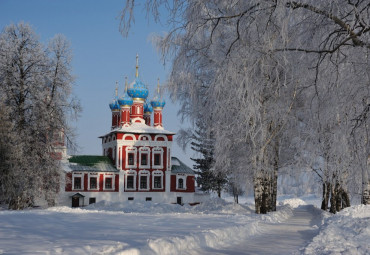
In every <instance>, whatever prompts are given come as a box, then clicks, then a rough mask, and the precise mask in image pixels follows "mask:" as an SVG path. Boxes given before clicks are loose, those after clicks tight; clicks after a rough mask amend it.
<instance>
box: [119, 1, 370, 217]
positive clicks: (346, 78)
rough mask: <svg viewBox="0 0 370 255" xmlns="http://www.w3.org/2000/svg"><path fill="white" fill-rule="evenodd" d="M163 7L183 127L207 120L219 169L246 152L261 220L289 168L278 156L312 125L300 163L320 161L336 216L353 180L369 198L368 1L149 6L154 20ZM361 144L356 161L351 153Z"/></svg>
mask: <svg viewBox="0 0 370 255" xmlns="http://www.w3.org/2000/svg"><path fill="white" fill-rule="evenodd" d="M161 6H162V7H163V6H164V7H165V8H167V10H168V12H169V19H168V21H169V27H170V31H169V32H168V34H166V35H163V36H162V37H160V38H158V40H157V45H158V46H159V49H160V50H161V51H162V54H163V56H164V57H165V58H169V59H171V60H172V72H171V75H170V78H169V81H168V88H169V90H170V92H171V94H172V96H173V97H174V98H175V99H178V101H179V102H180V103H181V105H182V109H186V111H183V113H186V115H184V116H185V117H188V118H190V119H192V120H193V121H194V120H197V119H198V118H199V116H207V118H206V119H207V128H208V129H209V130H211V131H212V132H213V133H214V134H215V137H216V146H215V148H216V151H215V158H216V162H215V165H216V166H217V165H219V166H221V167H222V166H225V165H227V164H228V162H230V160H231V157H230V154H229V153H227V152H228V151H230V150H231V149H232V146H234V145H240V146H238V147H239V148H245V150H244V152H245V153H244V154H243V155H244V167H245V173H246V175H249V176H253V179H254V186H255V188H254V192H255V202H256V212H257V213H265V212H268V211H270V210H274V209H275V205H276V192H275V191H276V178H277V171H278V169H279V167H280V166H281V165H282V164H283V163H284V162H281V159H285V160H286V159H287V157H286V156H285V155H281V153H283V152H284V151H286V150H285V148H284V146H288V147H289V146H290V145H289V144H290V141H292V140H289V137H290V138H291V139H292V138H293V137H299V136H301V133H302V129H303V128H302V127H299V125H296V124H299V123H305V125H306V126H305V128H306V130H305V132H306V133H307V134H308V136H307V138H306V141H310V142H309V143H307V144H304V146H302V147H300V148H299V149H300V150H301V152H302V154H304V153H305V151H306V150H308V151H307V152H308V153H310V154H311V155H313V158H312V161H315V160H317V158H320V159H322V161H323V162H324V163H323V164H325V165H326V166H327V167H325V169H324V168H322V170H323V172H322V173H321V174H322V175H321V180H322V182H323V185H326V184H325V182H326V181H327V180H329V179H330V183H331V184H330V185H331V188H330V190H331V191H330V194H333V195H334V196H333V199H332V201H331V203H332V208H333V209H332V208H331V210H332V212H335V211H336V210H335V209H334V208H337V206H336V204H335V201H336V200H335V197H336V196H335V193H338V191H336V190H335V189H337V190H341V189H346V188H347V187H346V186H347V185H348V184H349V181H350V180H349V179H348V176H351V175H350V174H349V171H351V173H353V174H355V175H356V176H358V174H359V171H360V170H361V169H362V187H363V188H362V193H363V194H365V193H366V189H367V187H368V183H369V180H368V176H367V168H366V167H363V165H364V162H366V160H367V156H365V157H364V156H363V155H364V154H367V155H369V153H368V150H369V149H368V142H367V141H368V140H365V141H366V142H362V141H361V139H359V137H367V136H366V134H367V125H368V123H367V120H368V118H367V114H368V111H369V109H370V107H368V96H369V91H368V84H369V81H368V78H367V74H366V72H367V71H368V51H369V46H370V41H369V33H370V29H369V27H370V26H369V23H370V18H369V8H370V4H369V1H368V0H363V1H361V0H358V1H348V0H334V1H310V0H300V1H286V0H282V1H268V0H263V1H256V0H250V1H238V0H235V1H222V0H219V1H212V2H207V1H206V2H205V1H186V0H174V1H156V0H151V1H146V4H145V8H146V10H147V11H148V12H149V13H150V12H151V13H152V14H153V16H154V17H155V19H156V20H158V19H159V8H160V7H161ZM134 8H135V4H134V1H132V0H128V1H127V2H126V7H125V8H124V10H123V12H122V17H121V19H122V26H121V29H122V32H123V33H124V34H127V32H128V28H129V27H130V24H131V22H132V21H133V9H134ZM348 89H350V93H348V94H346V92H345V91H347V90H348ZM301 95H304V96H301ZM204 96H205V97H206V98H207V100H202V98H203V97H204ZM298 96H300V98H304V102H303V105H304V106H305V107H306V111H301V113H302V115H301V116H300V118H301V120H300V121H297V120H296V119H294V118H295V117H296V116H297V113H293V111H295V109H294V106H295V102H296V100H297V97H298ZM199 112H200V114H199ZM338 116H339V117H338ZM337 117H338V118H337ZM355 136H356V137H355ZM354 140H356V146H357V147H356V150H355V152H356V153H357V156H353V155H352V153H351V151H352V150H354V148H355V147H353V144H354ZM310 144H311V145H312V146H309V145H310ZM364 151H365V152H364ZM359 155H361V156H359ZM288 161H292V160H288ZM234 162H235V161H234ZM234 162H232V163H234ZM229 164H231V163H229ZM365 165H366V163H365ZM351 168H352V169H351ZM224 169H227V167H224ZM314 169H316V168H314ZM251 173H252V174H251ZM333 185H334V186H333ZM338 185H339V186H338ZM327 186H328V185H327ZM333 187H334V188H333ZM335 187H337V188H335ZM344 193H346V192H344ZM325 196H326V193H325V195H324V196H323V200H324V198H325ZM342 202H343V200H342ZM342 202H341V203H342ZM363 202H364V203H368V201H367V199H363ZM324 203H326V202H324ZM348 204H349V203H348ZM324 207H325V206H324Z"/></svg>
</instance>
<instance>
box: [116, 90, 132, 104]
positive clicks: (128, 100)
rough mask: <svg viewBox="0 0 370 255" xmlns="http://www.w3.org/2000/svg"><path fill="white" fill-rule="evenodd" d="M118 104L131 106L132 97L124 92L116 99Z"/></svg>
mask: <svg viewBox="0 0 370 255" xmlns="http://www.w3.org/2000/svg"><path fill="white" fill-rule="evenodd" d="M118 104H119V105H120V106H125V105H127V106H131V105H132V104H133V101H132V98H131V97H130V96H129V95H128V94H127V92H125V94H123V96H122V97H120V98H119V99H118Z"/></svg>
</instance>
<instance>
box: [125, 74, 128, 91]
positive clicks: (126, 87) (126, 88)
mask: <svg viewBox="0 0 370 255" xmlns="http://www.w3.org/2000/svg"><path fill="white" fill-rule="evenodd" d="M127 90H128V85H127V76H125V93H126V92H127Z"/></svg>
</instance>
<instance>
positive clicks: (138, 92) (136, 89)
mask: <svg viewBox="0 0 370 255" xmlns="http://www.w3.org/2000/svg"><path fill="white" fill-rule="evenodd" d="M127 94H128V95H129V96H130V97H132V98H142V99H144V100H145V99H146V98H147V97H148V94H149V91H148V89H147V88H146V87H145V84H144V83H143V82H142V81H140V80H139V78H136V79H135V81H134V83H133V84H131V86H130V88H129V89H128V90H127Z"/></svg>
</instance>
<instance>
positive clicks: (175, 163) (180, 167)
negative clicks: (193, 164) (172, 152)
mask: <svg viewBox="0 0 370 255" xmlns="http://www.w3.org/2000/svg"><path fill="white" fill-rule="evenodd" d="M171 165H172V166H171V172H172V173H173V174H194V171H193V170H192V169H191V168H190V167H188V166H187V165H185V164H184V163H183V162H182V161H181V160H179V159H178V158H176V157H171Z"/></svg>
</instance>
